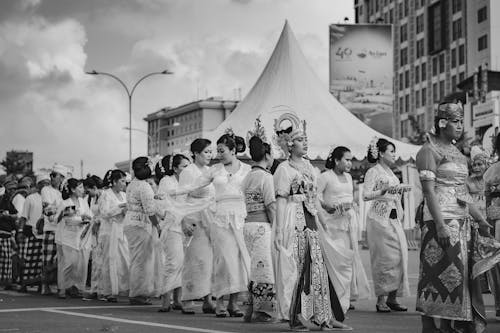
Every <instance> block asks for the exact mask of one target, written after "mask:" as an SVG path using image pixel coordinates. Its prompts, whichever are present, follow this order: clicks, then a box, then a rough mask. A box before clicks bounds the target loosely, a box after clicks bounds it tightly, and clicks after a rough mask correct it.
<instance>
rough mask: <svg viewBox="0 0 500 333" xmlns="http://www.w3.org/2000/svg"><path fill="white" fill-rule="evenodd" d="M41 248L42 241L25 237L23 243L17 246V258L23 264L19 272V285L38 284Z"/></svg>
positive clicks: (40, 268) (40, 272)
mask: <svg viewBox="0 0 500 333" xmlns="http://www.w3.org/2000/svg"><path fill="white" fill-rule="evenodd" d="M42 246H43V240H42V239H38V238H36V237H35V236H33V235H31V236H26V238H25V240H24V242H23V243H22V244H19V256H20V258H21V259H22V260H23V262H24V264H23V267H22V272H21V278H22V281H21V283H22V284H23V285H30V284H35V283H38V282H40V276H41V274H42Z"/></svg>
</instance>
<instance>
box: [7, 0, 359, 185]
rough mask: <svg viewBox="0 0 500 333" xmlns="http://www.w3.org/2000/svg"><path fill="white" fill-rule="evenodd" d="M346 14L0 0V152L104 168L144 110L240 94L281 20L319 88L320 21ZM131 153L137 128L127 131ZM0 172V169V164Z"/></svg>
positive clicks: (156, 1)
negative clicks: (130, 136) (99, 73)
mask: <svg viewBox="0 0 500 333" xmlns="http://www.w3.org/2000/svg"><path fill="white" fill-rule="evenodd" d="M346 17H347V18H349V22H351V23H353V17H354V5H353V1H352V0H1V1H0V158H1V159H3V158H4V156H5V153H6V152H7V151H9V150H12V149H14V150H28V151H32V152H33V153H34V169H39V168H47V167H51V166H52V165H53V164H54V163H61V164H65V165H70V166H73V167H74V168H75V172H74V173H75V174H76V175H78V176H79V175H80V173H81V169H80V161H81V160H83V173H84V174H87V173H92V174H97V175H99V176H102V175H104V173H105V172H106V170H108V169H110V168H114V164H115V163H116V162H118V161H124V160H127V159H128V132H127V131H126V130H124V129H123V127H126V126H128V99H127V96H126V94H125V90H124V89H123V87H122V86H120V85H119V83H118V82H116V81H114V80H112V79H111V78H108V77H105V76H92V75H87V74H85V72H86V71H90V70H93V69H95V70H97V71H103V72H108V73H113V74H115V75H117V76H118V77H120V78H121V79H122V80H123V81H124V82H125V83H126V84H127V85H128V86H129V87H130V86H131V85H132V84H133V83H135V82H136V80H137V79H139V78H140V77H141V76H142V75H144V74H147V73H150V72H156V71H162V70H164V69H167V70H170V71H172V72H174V74H173V75H158V76H153V77H151V78H148V79H146V80H145V81H143V82H142V83H141V84H140V85H139V86H138V88H137V89H136V91H135V93H134V96H133V112H132V127H133V128H137V129H140V130H144V131H146V129H147V123H146V122H145V121H144V120H143V118H144V117H145V116H146V115H147V114H149V113H152V112H155V111H157V110H159V109H161V108H163V107H168V106H170V107H175V106H178V105H182V104H184V103H189V102H191V101H194V100H197V99H202V98H205V97H210V96H220V97H222V98H224V99H235V98H238V89H241V97H243V98H244V96H245V95H246V93H248V91H249V90H250V89H251V87H252V86H253V84H254V83H255V81H256V80H257V78H258V76H259V75H260V73H261V71H262V70H263V68H264V66H265V64H266V62H267V60H268V58H269V56H270V55H271V53H272V50H273V48H274V46H275V44H276V42H277V40H278V37H279V34H280V32H281V29H282V28H283V25H284V23H285V20H286V19H288V21H289V23H290V25H291V28H292V30H293V31H294V33H295V35H296V37H297V39H298V41H299V44H300V46H301V47H302V50H303V52H304V54H305V56H306V58H307V60H308V61H309V63H310V65H311V66H312V68H313V69H314V71H315V72H316V73H317V75H318V76H319V78H320V79H321V80H322V82H324V84H325V89H328V44H329V41H328V38H329V34H328V26H329V25H330V24H332V23H341V22H344V18H346ZM132 140H133V142H132V146H133V156H134V157H136V156H141V155H145V154H146V152H147V135H146V134H145V133H142V132H140V131H134V132H133V139H132ZM0 172H1V171H0Z"/></svg>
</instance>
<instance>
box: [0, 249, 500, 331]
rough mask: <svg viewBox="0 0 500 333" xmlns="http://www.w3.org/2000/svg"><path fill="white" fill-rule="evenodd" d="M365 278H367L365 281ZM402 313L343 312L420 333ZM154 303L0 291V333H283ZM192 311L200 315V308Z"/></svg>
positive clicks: (378, 327) (413, 274) (373, 325)
mask: <svg viewBox="0 0 500 333" xmlns="http://www.w3.org/2000/svg"><path fill="white" fill-rule="evenodd" d="M361 254H362V260H363V263H364V266H365V268H366V269H367V273H368V274H370V272H369V269H370V265H369V259H368V252H367V251H366V250H364V251H362V252H361ZM417 273H418V253H417V252H416V251H410V252H409V277H410V287H411V290H412V292H413V293H414V292H415V290H416V282H417ZM369 276H370V275H369ZM401 303H403V304H404V305H406V306H408V308H409V309H410V311H409V312H408V313H389V314H377V313H376V312H375V299H370V300H363V301H358V302H356V303H355V306H356V309H355V310H354V311H349V312H348V314H347V316H348V318H347V320H346V324H348V325H350V326H352V327H353V328H354V332H360V333H379V332H380V333H392V332H394V333H396V332H397V333H406V332H412V333H416V332H420V317H419V315H418V314H417V313H416V312H415V311H414V310H415V297H414V296H413V297H406V298H403V299H401ZM485 303H486V307H487V315H488V317H489V319H488V329H487V332H491V333H499V332H500V321H497V320H496V319H495V317H494V314H495V313H494V308H493V298H492V297H491V295H485ZM158 305H159V301H156V302H155V304H154V305H152V306H130V305H128V303H127V300H126V298H122V299H120V301H119V303H116V304H110V303H105V302H101V301H82V300H80V299H67V300H59V299H57V298H55V297H47V296H40V295H37V294H36V293H35V292H30V293H28V294H20V293H18V292H15V291H2V290H0V333H3V332H12V333H18V332H19V333H25V332H26V333H42V332H43V333H54V332H55V333H77V332H78V333H80V332H119V333H129V332H130V333H137V332H147V333H156V332H173V333H177V332H179V333H181V332H205V333H229V332H287V331H289V330H288V326H287V325H286V324H282V323H277V324H246V323H243V322H242V321H241V319H240V318H238V319H236V318H215V317H214V316H213V315H203V314H196V315H194V316H188V315H183V314H181V313H180V312H171V313H158V312H157V310H158ZM197 305H198V308H197V309H196V310H197V312H198V313H201V303H200V304H197Z"/></svg>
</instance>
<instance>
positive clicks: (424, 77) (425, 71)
mask: <svg viewBox="0 0 500 333" xmlns="http://www.w3.org/2000/svg"><path fill="white" fill-rule="evenodd" d="M420 67H421V72H422V75H421V77H422V81H425V80H427V65H426V63H425V62H423V63H422V65H420Z"/></svg>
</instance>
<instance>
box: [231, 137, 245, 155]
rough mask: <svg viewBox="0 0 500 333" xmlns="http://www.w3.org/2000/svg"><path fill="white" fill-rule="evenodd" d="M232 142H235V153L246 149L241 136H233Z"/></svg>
mask: <svg viewBox="0 0 500 333" xmlns="http://www.w3.org/2000/svg"><path fill="white" fill-rule="evenodd" d="M234 142H235V144H236V147H235V149H236V153H242V152H244V151H245V150H246V149H247V145H246V144H245V139H243V138H242V137H241V136H235V137H234Z"/></svg>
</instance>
